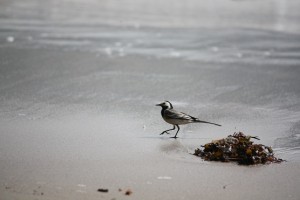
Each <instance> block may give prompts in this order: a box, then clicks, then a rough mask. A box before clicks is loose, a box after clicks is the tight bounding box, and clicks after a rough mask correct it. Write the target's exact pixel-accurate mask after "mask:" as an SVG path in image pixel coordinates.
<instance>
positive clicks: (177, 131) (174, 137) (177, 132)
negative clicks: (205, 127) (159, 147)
mask: <svg viewBox="0 0 300 200" xmlns="http://www.w3.org/2000/svg"><path fill="white" fill-rule="evenodd" d="M176 127H177V128H178V130H177V132H176V134H175V136H174V137H171V138H175V139H176V138H177V133H178V132H179V130H180V128H179V126H178V125H177V124H176Z"/></svg>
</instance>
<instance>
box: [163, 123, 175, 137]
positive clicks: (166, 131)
mask: <svg viewBox="0 0 300 200" xmlns="http://www.w3.org/2000/svg"><path fill="white" fill-rule="evenodd" d="M171 130H175V125H173V128H171V129H168V130H165V131H163V132H162V133H161V134H160V135H163V134H165V133H167V134H170V133H168V131H171Z"/></svg>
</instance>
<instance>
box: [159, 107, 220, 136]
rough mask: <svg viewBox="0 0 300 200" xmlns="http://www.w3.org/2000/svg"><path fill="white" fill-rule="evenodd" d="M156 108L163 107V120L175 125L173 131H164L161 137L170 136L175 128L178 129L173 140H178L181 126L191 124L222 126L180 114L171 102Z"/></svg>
mask: <svg viewBox="0 0 300 200" xmlns="http://www.w3.org/2000/svg"><path fill="white" fill-rule="evenodd" d="M156 106H161V107H162V110H161V116H162V118H163V119H164V120H165V121H166V122H167V123H169V124H172V125H173V128H172V129H168V130H165V131H163V132H162V133H161V134H160V135H163V134H165V133H167V134H169V133H168V131H171V130H175V126H176V127H177V129H178V130H177V132H176V134H175V136H174V137H171V138H177V133H178V132H179V130H180V128H179V125H184V124H190V123H206V124H213V125H216V126H221V125H220V124H215V123H212V122H206V121H202V120H200V119H198V118H196V117H192V116H190V115H188V114H185V113H183V112H179V111H177V110H174V109H173V105H172V104H171V103H170V102H169V101H165V102H162V103H160V104H156Z"/></svg>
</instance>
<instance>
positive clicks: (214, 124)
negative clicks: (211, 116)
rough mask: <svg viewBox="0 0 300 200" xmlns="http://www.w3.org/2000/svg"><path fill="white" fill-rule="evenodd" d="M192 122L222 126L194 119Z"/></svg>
mask: <svg viewBox="0 0 300 200" xmlns="http://www.w3.org/2000/svg"><path fill="white" fill-rule="evenodd" d="M194 122H198V123H206V124H213V125H216V126H222V125H220V124H216V123H212V122H206V121H202V120H200V119H194Z"/></svg>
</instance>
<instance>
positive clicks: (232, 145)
mask: <svg viewBox="0 0 300 200" xmlns="http://www.w3.org/2000/svg"><path fill="white" fill-rule="evenodd" d="M251 139H256V140H259V138H258V137H253V136H246V135H244V134H243V133H242V132H239V133H234V134H233V135H229V136H228V137H226V138H224V139H220V140H215V141H212V142H211V143H207V144H205V145H204V146H202V148H201V149H199V148H197V149H195V153H194V155H196V156H199V157H201V158H203V159H204V160H207V161H221V162H237V163H238V164H241V165H254V164H268V163H280V162H282V161H283V160H282V159H279V158H276V157H275V156H274V152H273V150H272V148H271V147H268V146H265V145H262V144H253V141H251Z"/></svg>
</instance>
